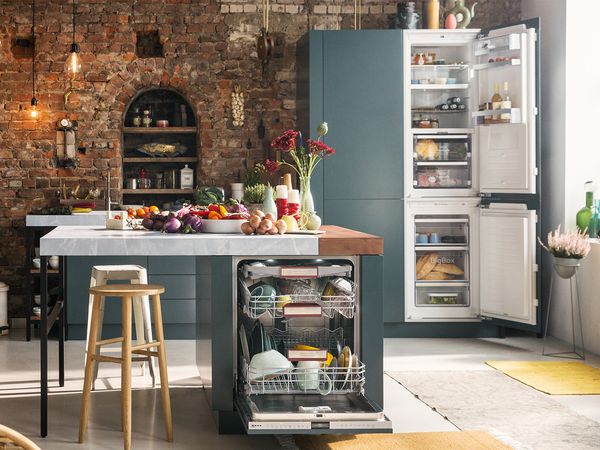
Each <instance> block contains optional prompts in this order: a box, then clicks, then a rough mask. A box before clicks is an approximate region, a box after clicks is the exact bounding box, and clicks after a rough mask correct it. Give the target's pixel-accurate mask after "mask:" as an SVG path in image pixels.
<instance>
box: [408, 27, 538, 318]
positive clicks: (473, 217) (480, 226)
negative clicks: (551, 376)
mask: <svg viewBox="0 0 600 450" xmlns="http://www.w3.org/2000/svg"><path fill="white" fill-rule="evenodd" d="M536 38H537V37H536V32H535V30H534V29H528V28H527V27H526V26H525V25H517V26H511V27H507V28H500V29H496V30H492V31H490V32H489V33H488V34H487V35H482V34H481V32H480V30H416V31H410V30H409V31H405V32H404V44H403V45H404V48H403V52H404V80H405V82H404V86H405V93H404V94H405V98H407V99H410V101H407V102H405V105H404V108H405V111H404V117H405V119H404V120H405V123H404V129H405V142H404V149H405V151H404V167H405V174H404V175H405V177H404V179H405V217H406V223H407V225H406V227H405V249H406V256H405V259H406V261H405V263H406V265H405V267H406V271H405V289H406V292H405V319H406V321H407V322H412V321H429V322H440V321H443V322H445V321H480V320H482V319H483V318H499V319H505V320H510V321H515V322H520V323H525V324H535V323H536V308H537V299H536V271H537V265H536V261H535V258H536V220H537V214H536V211H535V209H528V206H527V197H528V196H529V197H531V196H535V194H537V192H536V190H537V189H536V186H537V175H538V168H537V164H536V121H537V114H538V111H537V108H536V98H535V93H536V64H535V62H536ZM498 195H500V197H501V198H500V199H498V198H497V196H498ZM502 196H503V197H502ZM507 280H511V282H510V283H507Z"/></svg>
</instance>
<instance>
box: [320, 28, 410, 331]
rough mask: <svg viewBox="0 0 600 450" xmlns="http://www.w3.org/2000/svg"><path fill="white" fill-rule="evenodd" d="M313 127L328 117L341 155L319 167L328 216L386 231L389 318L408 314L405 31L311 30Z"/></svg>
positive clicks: (329, 138)
mask: <svg viewBox="0 0 600 450" xmlns="http://www.w3.org/2000/svg"><path fill="white" fill-rule="evenodd" d="M308 49H309V79H310V82H309V86H310V89H309V90H310V96H309V99H310V131H311V135H314V134H315V132H314V130H315V129H316V126H317V124H318V123H319V122H321V121H326V122H327V123H328V124H329V134H327V136H326V139H325V141H326V142H327V144H328V145H330V146H332V147H333V148H335V149H336V151H337V154H336V155H334V156H332V157H328V158H327V159H326V160H325V162H324V164H323V165H322V167H321V168H320V171H319V172H318V173H316V174H315V179H314V181H313V186H312V188H313V194H314V196H315V200H316V201H315V205H316V207H317V210H318V211H319V212H320V213H321V214H322V216H323V219H324V223H327V224H333V225H340V226H346V227H350V228H355V229H358V230H360V231H364V232H368V233H373V234H378V235H381V236H383V237H384V238H385V254H384V258H383V260H384V264H383V265H384V268H383V270H384V283H385V284H384V313H385V320H386V322H396V323H397V322H401V321H403V319H404V286H403V278H404V268H403V266H404V263H403V260H404V257H403V254H404V248H403V247H404V246H403V242H404V241H403V233H404V229H403V222H404V215H403V201H402V196H403V155H402V152H403V144H402V142H403V137H402V132H403V130H402V83H403V80H402V33H401V31H397V30H360V31H350V30H341V31H313V32H310V34H309V42H308Z"/></svg>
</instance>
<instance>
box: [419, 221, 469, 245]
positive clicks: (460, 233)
mask: <svg viewBox="0 0 600 450" xmlns="http://www.w3.org/2000/svg"><path fill="white" fill-rule="evenodd" d="M468 244H469V216H465V215H445V216H440V215H417V216H415V246H416V248H429V247H448V246H450V247H451V246H457V245H468Z"/></svg>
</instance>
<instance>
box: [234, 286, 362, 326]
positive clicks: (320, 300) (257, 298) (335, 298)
mask: <svg viewBox="0 0 600 450" xmlns="http://www.w3.org/2000/svg"><path fill="white" fill-rule="evenodd" d="M348 283H349V285H350V286H351V292H349V293H345V294H336V295H323V294H321V293H320V292H319V291H317V290H316V289H309V290H308V291H306V292H304V293H302V294H280V295H275V296H270V297H267V296H264V295H262V296H261V295H252V294H251V293H250V290H249V289H248V287H247V286H246V284H245V283H243V282H240V283H239V290H240V293H241V296H242V301H243V310H244V312H245V313H246V314H247V315H248V316H250V317H252V318H253V319H258V318H259V317H261V316H263V315H266V314H268V315H270V316H271V317H273V318H282V317H286V314H285V312H284V307H285V305H286V304H290V303H314V304H317V305H319V306H320V308H321V315H323V316H325V317H328V318H330V319H333V318H334V317H335V315H336V314H339V315H341V316H343V317H345V318H346V319H353V318H354V313H355V311H356V290H357V286H356V283H354V282H351V281H348Z"/></svg>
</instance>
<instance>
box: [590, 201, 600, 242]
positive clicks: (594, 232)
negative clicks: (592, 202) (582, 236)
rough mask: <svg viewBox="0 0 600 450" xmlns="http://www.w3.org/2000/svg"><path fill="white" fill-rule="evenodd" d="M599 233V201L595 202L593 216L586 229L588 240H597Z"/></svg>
mask: <svg viewBox="0 0 600 450" xmlns="http://www.w3.org/2000/svg"><path fill="white" fill-rule="evenodd" d="M599 233H600V200H596V206H595V207H594V208H593V215H592V218H591V219H590V225H589V227H588V235H589V236H590V238H597V237H598V234H599Z"/></svg>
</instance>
